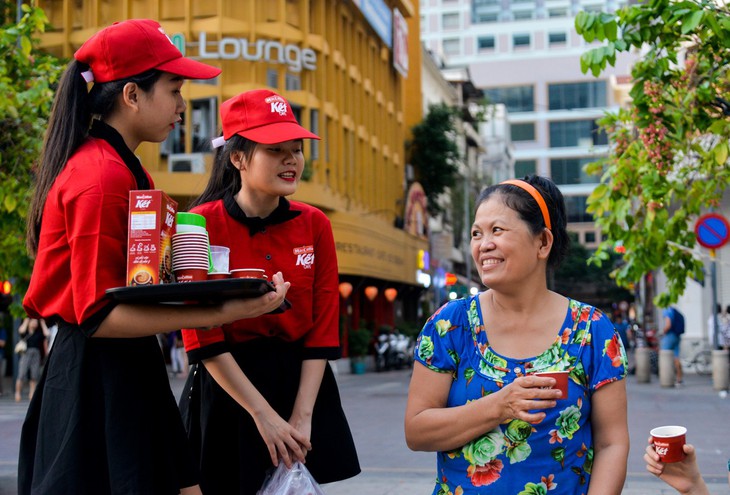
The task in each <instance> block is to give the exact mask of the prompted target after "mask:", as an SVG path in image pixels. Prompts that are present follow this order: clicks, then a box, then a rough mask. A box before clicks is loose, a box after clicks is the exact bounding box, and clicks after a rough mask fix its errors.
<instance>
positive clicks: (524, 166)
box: [515, 160, 537, 177]
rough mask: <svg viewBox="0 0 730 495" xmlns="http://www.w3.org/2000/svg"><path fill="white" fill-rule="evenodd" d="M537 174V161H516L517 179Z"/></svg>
mask: <svg viewBox="0 0 730 495" xmlns="http://www.w3.org/2000/svg"><path fill="white" fill-rule="evenodd" d="M535 172H537V161H536V160H516V161H515V177H524V176H526V175H532V174H534V173H535Z"/></svg>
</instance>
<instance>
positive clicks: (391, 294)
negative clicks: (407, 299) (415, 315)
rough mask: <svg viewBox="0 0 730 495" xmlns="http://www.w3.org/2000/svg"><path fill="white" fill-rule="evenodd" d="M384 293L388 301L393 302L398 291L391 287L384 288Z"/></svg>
mask: <svg viewBox="0 0 730 495" xmlns="http://www.w3.org/2000/svg"><path fill="white" fill-rule="evenodd" d="M384 294H385V298H386V299H387V300H388V302H393V301H395V298H396V297H398V291H397V290H395V289H394V288H392V287H391V288H390V289H385V292H384Z"/></svg>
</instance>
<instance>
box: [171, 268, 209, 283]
mask: <svg viewBox="0 0 730 495" xmlns="http://www.w3.org/2000/svg"><path fill="white" fill-rule="evenodd" d="M203 280H208V270H207V269H200V268H184V269H182V270H175V281H176V282H177V283H185V282H201V281H203Z"/></svg>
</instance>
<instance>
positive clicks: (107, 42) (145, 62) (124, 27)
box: [74, 19, 221, 83]
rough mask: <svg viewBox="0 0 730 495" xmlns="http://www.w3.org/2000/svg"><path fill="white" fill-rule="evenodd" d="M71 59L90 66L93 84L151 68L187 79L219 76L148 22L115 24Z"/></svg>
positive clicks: (136, 20) (99, 33)
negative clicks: (181, 51) (181, 49)
mask: <svg viewBox="0 0 730 495" xmlns="http://www.w3.org/2000/svg"><path fill="white" fill-rule="evenodd" d="M74 58H75V59H76V60H78V61H79V62H82V63H84V64H87V65H88V66H89V67H91V72H92V73H93V81H95V82H100V83H103V82H108V81H117V80H119V79H125V78H127V77H132V76H135V75H137V74H141V73H142V72H145V71H148V70H150V69H157V70H161V71H164V72H169V73H171V74H175V75H178V76H183V77H184V78H186V79H211V78H213V77H215V76H217V75H218V74H220V73H221V70H220V69H219V68H217V67H213V66H210V65H208V64H204V63H201V62H198V61H196V60H192V59H189V58H186V57H183V55H182V53H180V50H178V49H177V48H176V47H175V45H173V44H172V41H171V40H170V38H168V37H167V35H166V34H165V31H164V29H162V27H161V26H160V24H159V23H157V22H156V21H153V20H150V19H130V20H127V21H121V22H115V23H114V24H112V25H111V26H109V27H106V28H104V29H102V30H101V31H99V32H98V33H96V34H95V35H94V36H92V37H91V38H89V39H88V40H87V41H86V43H84V44H83V45H81V48H79V49H78V50H77V51H76V53H74ZM87 80H92V79H87Z"/></svg>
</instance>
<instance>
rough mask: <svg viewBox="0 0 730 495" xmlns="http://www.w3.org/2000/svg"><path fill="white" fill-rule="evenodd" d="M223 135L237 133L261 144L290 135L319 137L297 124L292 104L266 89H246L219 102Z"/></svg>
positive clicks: (308, 137) (291, 136)
mask: <svg viewBox="0 0 730 495" xmlns="http://www.w3.org/2000/svg"><path fill="white" fill-rule="evenodd" d="M221 121H222V122H223V137H224V138H225V139H226V140H228V139H230V138H231V136H233V135H235V134H238V135H240V136H243V137H245V138H246V139H250V140H251V141H255V142H257V143H261V144H275V143H283V142H284V141H291V140H293V139H319V136H317V135H316V134H313V133H311V132H309V131H308V130H307V129H305V128H304V127H302V126H301V125H299V123H298V122H297V119H296V118H294V112H292V109H291V105H289V102H288V101H286V100H285V99H284V98H282V97H281V96H279V95H277V94H276V93H274V92H273V91H270V90H268V89H255V90H252V91H246V92H245V93H241V94H240V95H238V96H235V97H233V98H231V99H230V100H226V101H224V102H223V103H222V104H221Z"/></svg>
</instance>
